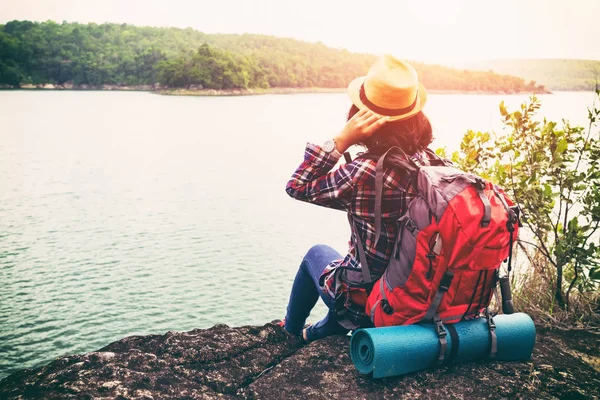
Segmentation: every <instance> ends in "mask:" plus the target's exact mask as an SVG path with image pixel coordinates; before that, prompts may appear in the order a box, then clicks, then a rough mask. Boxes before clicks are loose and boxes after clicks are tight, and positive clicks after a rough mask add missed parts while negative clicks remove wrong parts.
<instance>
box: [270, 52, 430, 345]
mask: <svg viewBox="0 0 600 400" xmlns="http://www.w3.org/2000/svg"><path fill="white" fill-rule="evenodd" d="M348 93H349V95H350V99H351V100H352V103H353V105H352V107H351V108H350V111H349V113H348V121H347V123H346V125H345V126H344V128H343V129H342V130H341V132H340V133H339V134H338V135H337V136H335V138H333V139H332V140H328V141H326V142H325V143H324V144H323V145H322V146H318V145H314V144H310V143H309V144H307V146H306V151H305V154H304V161H303V162H302V164H300V166H299V167H298V169H297V170H296V171H295V172H294V174H293V175H292V178H291V179H290V181H289V182H288V184H287V187H286V191H287V193H288V194H289V195H290V196H292V197H293V198H295V199H298V200H302V201H307V202H310V203H314V204H317V205H320V206H324V207H330V208H335V209H338V210H343V211H346V212H348V213H349V217H350V218H349V220H350V221H351V229H352V231H353V232H355V233H354V234H353V235H352V237H351V240H350V248H349V250H348V254H347V255H346V256H342V255H341V254H339V253H338V252H337V251H335V250H334V249H333V248H331V247H329V246H326V245H316V246H314V247H312V248H311V249H310V250H309V251H308V253H306V255H305V256H304V259H303V260H302V262H301V263H300V268H299V271H298V273H297V275H296V278H295V280H294V284H293V286H292V293H291V295H290V300H289V303H288V306H287V314H286V317H285V319H284V321H283V322H281V325H282V326H284V327H285V329H286V330H287V331H288V332H290V333H292V334H294V335H302V337H303V339H304V340H305V341H306V342H310V341H313V340H317V339H321V338H324V337H326V336H330V335H345V334H347V333H348V331H349V330H350V329H355V328H357V327H366V326H370V318H369V316H368V315H367V314H366V313H365V301H366V292H368V291H370V288H369V287H366V288H364V289H363V290H356V288H351V287H349V286H348V284H347V283H348V281H349V280H351V279H349V277H350V276H352V275H353V274H362V269H361V261H360V260H361V259H363V260H366V264H367V265H368V267H369V270H370V274H371V276H372V281H373V282H374V281H376V280H377V279H378V278H379V277H380V276H381V275H382V274H383V272H384V270H385V267H386V266H387V265H388V262H389V259H390V256H391V252H392V249H393V247H394V242H395V240H396V235H397V227H396V220H397V219H398V217H399V216H400V215H401V214H402V213H404V212H405V211H406V207H407V204H408V203H409V201H410V199H411V198H412V197H413V196H414V190H413V189H412V187H411V184H410V176H409V174H408V173H406V172H405V171H402V170H399V169H391V168H389V169H387V168H386V169H385V170H384V180H383V182H384V188H383V203H382V218H383V219H382V225H381V235H380V238H379V240H378V241H377V243H375V226H374V221H375V218H374V216H375V166H376V161H375V160H374V159H376V158H377V157H376V156H380V155H382V154H383V153H385V152H386V151H387V150H388V149H389V148H391V147H393V146H397V147H400V148H401V149H402V150H403V151H404V152H405V153H406V154H408V155H411V156H412V157H415V158H417V159H421V160H422V161H425V160H426V159H427V155H426V153H425V151H424V150H425V149H426V148H427V146H428V145H429V144H430V143H431V141H432V130H431V125H430V123H429V120H428V119H427V117H425V115H424V114H423V113H422V109H423V106H424V105H425V103H426V100H427V92H426V91H425V88H424V87H423V85H421V84H420V83H419V81H418V77H417V73H416V71H415V70H414V68H413V67H412V66H411V65H409V64H407V63H405V62H402V61H400V60H398V59H396V58H394V57H392V56H389V55H386V56H383V57H380V58H378V59H377V60H376V61H375V63H374V64H373V66H372V67H371V68H370V69H369V72H368V74H367V76H366V77H360V78H357V79H355V80H354V81H352V82H351V83H350V85H349V86H348ZM354 144H360V145H362V146H364V147H366V149H367V151H366V152H365V153H363V154H362V155H359V157H357V158H356V159H355V160H354V161H352V162H349V163H346V164H342V165H341V166H340V167H339V168H337V169H335V170H334V167H335V165H336V164H337V163H338V161H339V160H340V158H341V157H342V154H343V153H344V152H345V151H346V150H347V149H348V148H349V147H350V146H352V145H354ZM369 156H371V158H369ZM373 156H374V157H373ZM352 221H354V222H352ZM352 225H354V227H352ZM356 236H358V238H357V237H356ZM357 240H358V241H357ZM319 296H320V297H321V299H322V300H323V302H324V303H325V304H326V305H327V307H328V308H329V312H328V314H327V315H326V316H325V318H323V319H322V320H321V321H319V322H317V323H316V324H314V325H311V326H308V327H305V323H306V319H307V318H308V316H309V314H310V312H311V310H312V308H313V307H314V305H315V304H316V302H317V300H318V298H319Z"/></svg>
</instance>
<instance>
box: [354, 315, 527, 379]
mask: <svg viewBox="0 0 600 400" xmlns="http://www.w3.org/2000/svg"><path fill="white" fill-rule="evenodd" d="M494 322H495V324H496V335H497V346H498V349H497V353H496V357H495V359H496V360H500V361H521V360H528V359H530V358H531V353H532V352H533V345H534V344H535V326H534V324H533V321H532V320H531V318H530V317H529V316H528V315H527V314H524V313H516V314H510V315H505V314H502V315H497V316H495V317H494ZM444 328H445V329H446V333H447V336H446V340H447V342H448V347H447V349H446V353H445V359H446V360H447V361H451V360H456V361H470V360H477V359H483V358H486V357H488V356H489V354H490V346H491V336H490V330H489V327H488V323H487V321H486V318H478V319H475V320H471V321H461V322H458V323H456V324H453V325H445V326H444ZM451 330H455V332H450V331H451ZM440 346H441V345H440V341H439V338H438V334H437V333H436V326H435V325H434V324H416V325H403V326H388V327H382V328H366V329H359V330H357V331H356V332H354V334H353V335H352V339H351V341H350V355H351V357H352V361H353V362H354V366H355V367H356V369H358V372H359V373H361V374H365V375H367V374H371V373H372V376H373V378H384V377H389V376H396V375H402V374H408V373H410V372H415V371H419V370H422V369H426V368H430V367H433V366H435V365H436V364H437V361H438V356H439V352H440Z"/></svg>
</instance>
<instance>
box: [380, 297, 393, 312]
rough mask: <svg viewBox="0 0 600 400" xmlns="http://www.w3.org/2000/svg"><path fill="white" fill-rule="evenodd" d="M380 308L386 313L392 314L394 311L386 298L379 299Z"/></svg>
mask: <svg viewBox="0 0 600 400" xmlns="http://www.w3.org/2000/svg"><path fill="white" fill-rule="evenodd" d="M381 309H382V310H383V312H384V313H386V314H387V315H392V314H393V313H394V309H393V308H392V306H390V303H389V302H388V301H387V300H381Z"/></svg>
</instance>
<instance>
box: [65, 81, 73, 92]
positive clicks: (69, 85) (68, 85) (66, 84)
mask: <svg viewBox="0 0 600 400" xmlns="http://www.w3.org/2000/svg"><path fill="white" fill-rule="evenodd" d="M63 86H64V88H65V89H67V90H72V89H73V87H74V86H75V85H74V84H73V82H71V81H67V82H65V83H63Z"/></svg>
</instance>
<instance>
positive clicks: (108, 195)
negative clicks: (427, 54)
mask: <svg viewBox="0 0 600 400" xmlns="http://www.w3.org/2000/svg"><path fill="white" fill-rule="evenodd" d="M526 97H527V96H491V95H490V96H484V95H478V96H475V95H430V97H429V99H430V100H429V104H428V106H427V108H426V110H427V111H428V115H429V117H430V119H431V120H432V122H433V125H434V127H435V131H434V134H435V136H436V142H435V145H434V147H438V146H442V145H447V146H449V148H450V149H455V148H457V143H458V142H457V141H458V140H459V139H460V137H461V135H462V133H463V132H464V131H465V130H467V129H469V128H471V129H481V130H484V129H493V128H499V127H500V118H499V114H498V111H497V110H498V103H499V102H500V101H501V100H502V99H504V100H506V102H507V103H508V104H509V105H511V106H513V107H514V106H516V105H518V104H520V102H521V101H523V100H524V99H525V98H526ZM592 99H593V94H592V93H558V94H554V95H550V96H542V101H543V109H542V113H543V114H544V115H546V116H547V117H549V118H552V119H560V118H563V117H566V118H569V119H571V120H572V121H574V122H578V123H583V122H585V117H586V115H587V112H586V107H587V106H589V105H590V104H591V101H592ZM348 106H349V102H348V100H347V98H346V96H345V95H343V94H306V95H287V96H285V95H268V96H256V97H231V98H226V97H221V98H209V97H204V98H203V97H166V96H158V95H152V94H147V93H114V92H41V91H35V92H7V91H4V92H0V378H2V377H4V376H6V375H7V374H9V373H11V372H14V371H15V370H16V369H19V368H25V367H33V366H36V365H39V364H41V363H45V362H48V361H50V360H52V359H54V358H55V357H58V356H61V355H64V354H69V353H79V352H86V351H93V350H96V349H98V348H100V347H102V346H104V345H106V344H108V343H110V342H112V341H114V340H118V339H121V338H123V337H125V336H128V335H146V334H153V333H159V334H160V333H164V332H166V331H168V330H180V331H183V330H189V329H193V328H204V327H209V326H212V325H213V324H215V323H226V324H230V325H243V324H263V323H265V322H267V321H270V320H272V319H274V318H281V317H283V315H284V314H285V306H286V303H287V298H288V295H289V290H290V287H291V283H292V280H293V277H294V275H295V272H296V269H297V266H298V263H299V261H300V260H301V258H302V256H303V254H304V253H305V251H306V250H307V249H308V248H309V247H310V246H311V245H312V244H315V243H328V244H330V245H332V246H333V247H335V248H336V249H338V250H339V251H340V252H343V251H344V249H345V246H346V245H347V240H348V237H349V230H348V228H347V225H346V219H345V215H344V214H343V213H341V212H336V211H332V210H327V209H321V208H319V207H315V206H311V205H308V204H303V203H300V202H297V201H294V200H292V199H290V198H289V197H288V196H287V195H286V194H285V191H284V187H285V183H286V182H287V179H288V177H289V176H290V175H291V173H292V172H293V170H294V169H295V167H296V166H297V165H298V164H299V163H300V161H301V160H302V155H303V150H304V144H305V142H306V141H307V140H309V141H316V142H321V141H323V140H325V139H327V138H329V137H331V136H333V135H334V134H335V133H336V132H337V131H338V130H339V129H340V128H341V126H342V124H343V121H344V115H345V113H346V110H347V108H348ZM323 311H324V308H322V307H321V308H319V309H318V310H317V311H316V313H315V314H314V315H313V316H312V317H311V319H312V320H313V321H315V320H317V318H318V317H319V315H317V314H320V313H322V312H323Z"/></svg>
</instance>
